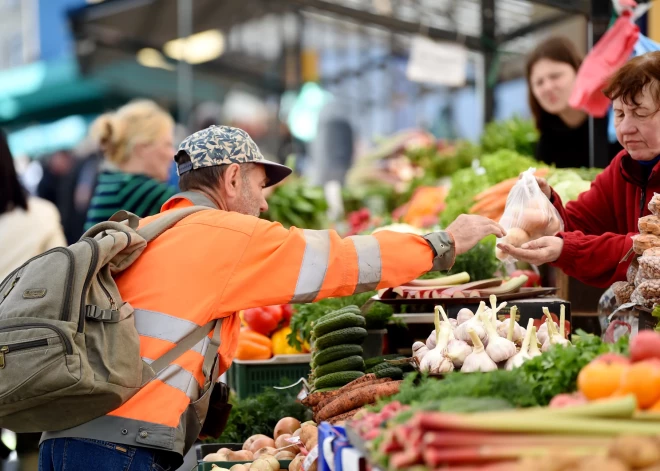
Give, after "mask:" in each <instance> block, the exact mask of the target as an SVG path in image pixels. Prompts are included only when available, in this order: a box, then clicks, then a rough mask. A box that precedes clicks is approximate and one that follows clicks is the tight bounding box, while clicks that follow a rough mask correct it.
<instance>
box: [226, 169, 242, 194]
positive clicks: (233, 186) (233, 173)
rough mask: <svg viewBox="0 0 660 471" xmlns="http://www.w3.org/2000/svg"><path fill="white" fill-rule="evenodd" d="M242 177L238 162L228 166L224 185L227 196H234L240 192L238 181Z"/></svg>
mask: <svg viewBox="0 0 660 471" xmlns="http://www.w3.org/2000/svg"><path fill="white" fill-rule="evenodd" d="M240 177H241V170H240V167H239V165H238V164H231V165H230V166H229V167H227V170H226V171H225V175H224V181H223V186H224V188H225V192H226V193H227V196H229V197H234V196H236V195H237V194H238V185H239V182H238V181H239V179H240Z"/></svg>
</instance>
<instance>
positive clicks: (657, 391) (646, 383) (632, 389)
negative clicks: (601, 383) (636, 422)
mask: <svg viewBox="0 0 660 471" xmlns="http://www.w3.org/2000/svg"><path fill="white" fill-rule="evenodd" d="M620 392H621V393H622V394H634V395H635V397H636V398H637V405H638V406H639V407H640V408H641V409H647V408H649V407H652V406H654V404H655V403H656V402H658V401H659V400H660V362H657V361H654V360H646V361H640V362H637V363H633V364H632V365H630V366H629V367H628V369H627V370H626V371H625V372H624V373H623V375H622V376H621V387H620Z"/></svg>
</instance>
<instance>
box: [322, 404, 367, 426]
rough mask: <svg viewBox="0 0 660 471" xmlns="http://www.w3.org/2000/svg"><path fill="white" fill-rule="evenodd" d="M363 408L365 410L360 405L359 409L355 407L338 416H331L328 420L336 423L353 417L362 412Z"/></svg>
mask: <svg viewBox="0 0 660 471" xmlns="http://www.w3.org/2000/svg"><path fill="white" fill-rule="evenodd" d="M361 410H364V409H363V408H362V407H358V408H357V409H353V410H351V411H348V412H344V413H343V414H339V415H338V416H337V417H330V418H329V419H328V422H330V423H331V424H336V423H337V422H343V421H344V420H348V419H352V418H353V416H354V415H355V414H357V413H358V412H360V411H361Z"/></svg>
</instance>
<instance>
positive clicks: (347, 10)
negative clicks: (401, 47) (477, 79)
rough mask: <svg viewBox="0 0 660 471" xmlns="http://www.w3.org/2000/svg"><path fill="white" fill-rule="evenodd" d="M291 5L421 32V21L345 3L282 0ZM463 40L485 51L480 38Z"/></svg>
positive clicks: (436, 35) (440, 32) (446, 36)
mask: <svg viewBox="0 0 660 471" xmlns="http://www.w3.org/2000/svg"><path fill="white" fill-rule="evenodd" d="M281 1H283V2H285V3H287V4H289V5H296V6H299V7H300V8H305V9H307V8H311V9H314V10H319V11H323V12H325V13H332V14H335V15H340V16H345V17H347V18H351V19H353V20H356V21H358V22H360V23H368V24H372V25H377V26H381V27H383V28H387V29H389V30H390V31H395V32H400V33H412V34H415V33H419V32H420V31H421V26H420V24H419V23H412V22H410V21H404V20H401V19H398V18H393V17H390V16H383V15H378V14H376V13H371V12H368V11H364V10H359V9H357V8H351V7H347V6H345V5H339V4H337V3H332V2H330V1H327V0H281ZM424 32H425V34H426V35H428V36H429V37H431V38H433V39H441V40H449V41H456V40H457V38H458V36H459V35H458V34H457V33H456V31H447V30H444V29H440V28H434V27H432V26H431V27H428V28H426V27H425V28H424ZM461 42H463V43H464V44H465V46H466V47H467V48H468V49H471V50H473V51H483V49H484V46H483V43H482V41H481V39H480V38H477V37H475V36H461Z"/></svg>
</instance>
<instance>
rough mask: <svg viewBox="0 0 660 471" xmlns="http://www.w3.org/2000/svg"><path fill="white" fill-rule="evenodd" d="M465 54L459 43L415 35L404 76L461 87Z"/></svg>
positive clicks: (465, 67) (465, 51) (464, 70)
mask: <svg viewBox="0 0 660 471" xmlns="http://www.w3.org/2000/svg"><path fill="white" fill-rule="evenodd" d="M467 56H468V53H467V50H466V49H465V47H464V46H462V45H460V44H456V43H451V42H436V41H432V40H431V39H429V38H427V37H425V36H415V37H414V38H413V40H412V46H411V48H410V60H409V61H408V69H407V70H406V76H407V77H408V80H411V81H413V82H425V83H432V84H435V85H445V86H448V87H461V86H463V85H465V74H466V70H467Z"/></svg>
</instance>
